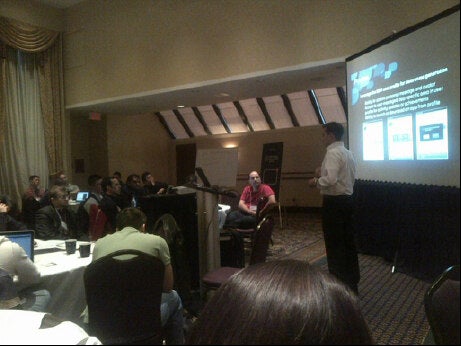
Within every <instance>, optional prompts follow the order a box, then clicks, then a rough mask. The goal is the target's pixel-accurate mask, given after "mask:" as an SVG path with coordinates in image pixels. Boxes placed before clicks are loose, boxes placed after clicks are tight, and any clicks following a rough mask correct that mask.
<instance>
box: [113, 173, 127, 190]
mask: <svg viewBox="0 0 461 346" xmlns="http://www.w3.org/2000/svg"><path fill="white" fill-rule="evenodd" d="M112 176H113V177H114V178H115V179H117V180H118V182H119V183H120V186H123V185H125V184H124V182H123V180H122V173H120V172H119V171H115V172H114V174H112Z"/></svg>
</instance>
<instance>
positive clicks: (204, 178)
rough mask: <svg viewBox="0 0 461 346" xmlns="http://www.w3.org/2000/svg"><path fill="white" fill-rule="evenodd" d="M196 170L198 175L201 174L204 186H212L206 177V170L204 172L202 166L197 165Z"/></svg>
mask: <svg viewBox="0 0 461 346" xmlns="http://www.w3.org/2000/svg"><path fill="white" fill-rule="evenodd" d="M195 171H196V172H197V175H198V176H199V178H200V179H201V180H202V182H203V186H205V187H211V184H210V181H209V180H208V178H207V177H206V175H205V172H203V169H202V167H196V168H195Z"/></svg>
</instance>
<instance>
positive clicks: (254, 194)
mask: <svg viewBox="0 0 461 346" xmlns="http://www.w3.org/2000/svg"><path fill="white" fill-rule="evenodd" d="M261 197H267V202H266V204H265V205H264V207H263V208H262V209H261V210H260V211H259V212H260V214H263V213H264V210H265V209H266V208H269V206H271V204H275V203H276V201H275V193H274V190H272V188H271V187H270V186H269V185H267V184H263V183H261V177H260V176H259V174H258V172H256V171H252V172H250V174H249V175H248V185H247V186H245V187H244V189H243V192H242V195H241V196H240V200H239V205H238V210H233V211H231V212H230V213H229V214H228V215H227V217H226V223H225V227H232V228H242V229H248V228H253V227H255V226H256V208H257V205H258V202H259V199H260V198H261Z"/></svg>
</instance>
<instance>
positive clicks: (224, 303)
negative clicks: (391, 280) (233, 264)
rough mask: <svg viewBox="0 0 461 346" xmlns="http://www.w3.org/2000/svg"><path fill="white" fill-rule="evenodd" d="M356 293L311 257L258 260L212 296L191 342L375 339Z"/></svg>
mask: <svg viewBox="0 0 461 346" xmlns="http://www.w3.org/2000/svg"><path fill="white" fill-rule="evenodd" d="M372 343H373V340H372V336H371V333H370V331H369V328H368V326H367V323H366V321H365V319H364V317H363V316H362V313H361V311H360V307H359V302H358V299H357V297H356V295H355V294H354V293H353V292H352V291H351V290H350V289H349V288H348V287H347V286H346V285H345V284H343V283H342V282H340V281H339V280H338V279H336V278H335V277H334V276H332V275H331V274H329V273H328V272H325V271H323V270H321V269H319V268H317V267H314V266H311V265H310V264H309V263H308V262H306V261H299V260H279V261H270V262H264V263H258V264H254V265H252V266H249V267H247V268H245V269H243V270H242V271H240V272H239V273H238V274H236V275H234V276H232V277H231V278H230V279H229V280H228V281H227V282H226V283H224V284H223V285H222V286H221V287H220V288H219V289H218V290H217V291H216V292H215V294H214V295H213V296H212V297H211V298H210V300H209V301H208V302H207V304H206V305H205V307H204V308H203V310H202V311H201V312H200V315H199V317H198V319H197V321H196V322H195V323H194V324H193V326H192V329H191V331H190V333H189V334H188V336H187V340H186V344H189V345H231V344H234V345H236V344H239V345H243V344H246V345H264V344H265V345H269V344H272V345H289V344H291V345H322V344H324V345H333V344H335V345H345V344H359V345H369V344H372Z"/></svg>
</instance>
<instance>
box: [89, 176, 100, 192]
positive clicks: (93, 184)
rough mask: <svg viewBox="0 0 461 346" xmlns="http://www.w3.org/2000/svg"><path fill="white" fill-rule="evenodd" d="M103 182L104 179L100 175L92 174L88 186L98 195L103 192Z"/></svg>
mask: <svg viewBox="0 0 461 346" xmlns="http://www.w3.org/2000/svg"><path fill="white" fill-rule="evenodd" d="M101 182H102V177H101V176H100V175H98V174H92V175H90V176H89V177H88V186H89V187H90V189H91V191H94V192H96V193H101V192H102V188H101Z"/></svg>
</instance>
